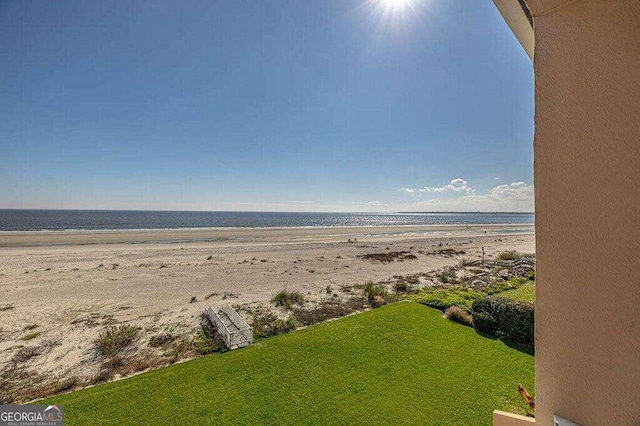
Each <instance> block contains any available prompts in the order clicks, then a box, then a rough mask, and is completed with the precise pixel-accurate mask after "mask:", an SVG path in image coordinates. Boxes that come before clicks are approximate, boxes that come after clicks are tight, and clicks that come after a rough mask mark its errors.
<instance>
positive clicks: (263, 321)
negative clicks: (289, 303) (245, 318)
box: [251, 312, 298, 337]
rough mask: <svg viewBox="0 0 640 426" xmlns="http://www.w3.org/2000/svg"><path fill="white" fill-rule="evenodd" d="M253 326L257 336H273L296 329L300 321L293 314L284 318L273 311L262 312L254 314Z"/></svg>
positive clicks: (254, 333)
mask: <svg viewBox="0 0 640 426" xmlns="http://www.w3.org/2000/svg"><path fill="white" fill-rule="evenodd" d="M251 327H252V328H253V335H254V336H255V337H271V336H277V335H278V334H284V333H288V332H290V331H293V330H295V329H296V328H298V321H297V320H296V318H295V317H293V316H290V317H289V318H287V319H284V320H283V319H280V318H278V317H276V316H275V315H274V314H273V313H271V312H260V313H258V314H255V315H254V317H253V323H252V324H251Z"/></svg>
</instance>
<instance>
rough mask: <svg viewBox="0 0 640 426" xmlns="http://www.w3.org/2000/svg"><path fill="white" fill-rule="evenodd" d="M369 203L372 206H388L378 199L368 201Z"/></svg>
mask: <svg viewBox="0 0 640 426" xmlns="http://www.w3.org/2000/svg"><path fill="white" fill-rule="evenodd" d="M369 205H370V206H373V207H389V205H388V204H385V203H381V202H380V201H369Z"/></svg>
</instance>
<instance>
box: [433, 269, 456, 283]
mask: <svg viewBox="0 0 640 426" xmlns="http://www.w3.org/2000/svg"><path fill="white" fill-rule="evenodd" d="M436 277H437V278H438V279H439V280H440V281H442V282H443V283H445V284H457V283H458V281H459V280H458V276H457V275H456V270H455V269H454V268H445V269H443V270H442V271H440V272H438V273H437V274H436Z"/></svg>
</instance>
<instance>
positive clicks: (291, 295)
mask: <svg viewBox="0 0 640 426" xmlns="http://www.w3.org/2000/svg"><path fill="white" fill-rule="evenodd" d="M271 302H273V303H274V304H275V305H276V306H284V307H285V308H287V309H289V308H290V307H291V306H292V305H302V304H303V303H304V295H303V294H302V293H300V292H297V291H291V292H289V291H287V290H282V291H280V292H278V293H277V294H276V295H275V296H273V299H271Z"/></svg>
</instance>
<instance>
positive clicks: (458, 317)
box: [444, 306, 473, 327]
mask: <svg viewBox="0 0 640 426" xmlns="http://www.w3.org/2000/svg"><path fill="white" fill-rule="evenodd" d="M444 317H445V318H446V319H448V320H450V321H454V322H457V323H458V324H462V325H466V326H467V327H473V319H472V318H471V315H469V312H467V311H465V310H464V309H462V308H460V307H458V306H449V307H448V308H447V309H445V311H444Z"/></svg>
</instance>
